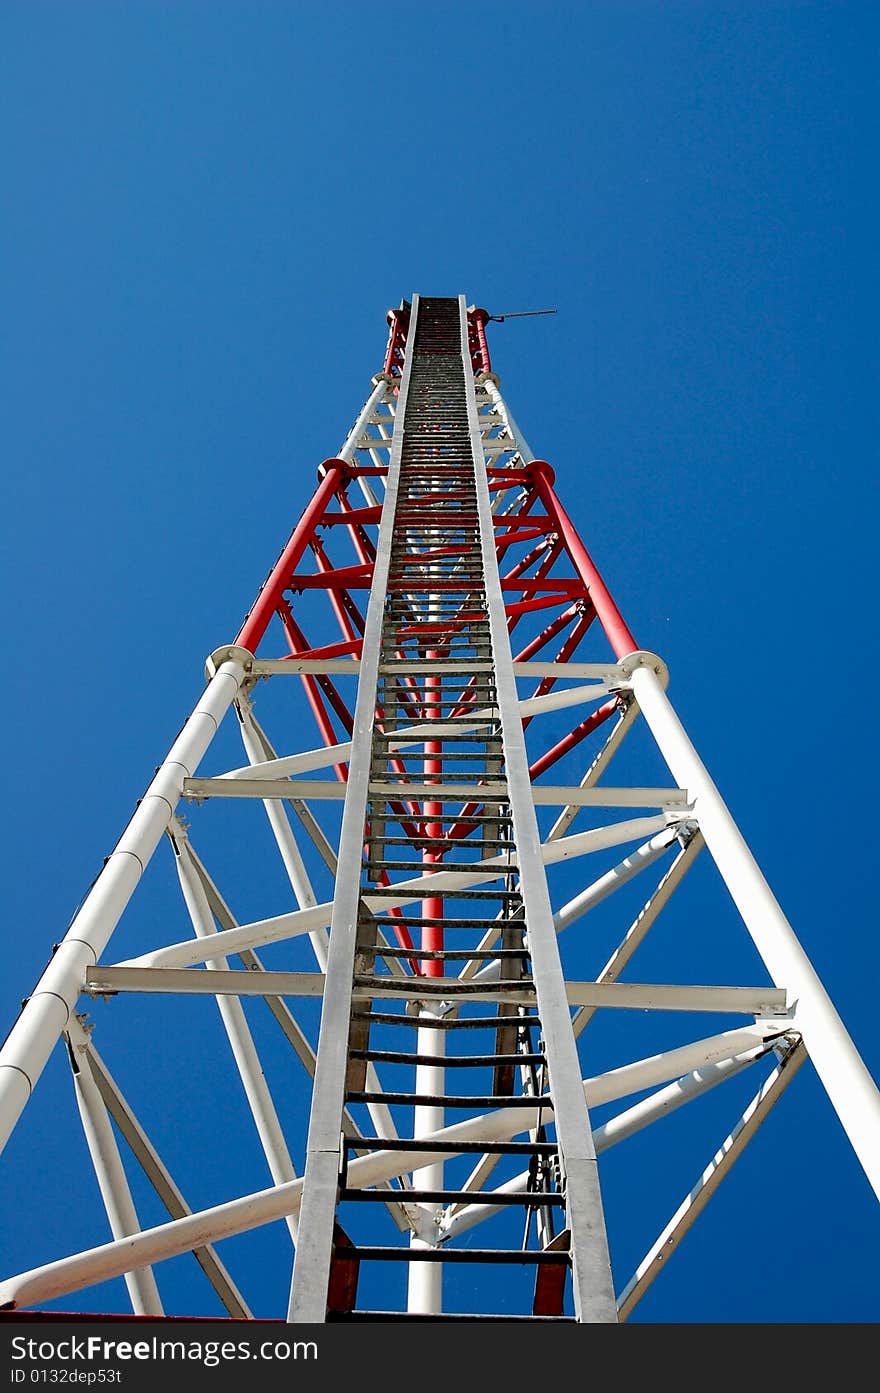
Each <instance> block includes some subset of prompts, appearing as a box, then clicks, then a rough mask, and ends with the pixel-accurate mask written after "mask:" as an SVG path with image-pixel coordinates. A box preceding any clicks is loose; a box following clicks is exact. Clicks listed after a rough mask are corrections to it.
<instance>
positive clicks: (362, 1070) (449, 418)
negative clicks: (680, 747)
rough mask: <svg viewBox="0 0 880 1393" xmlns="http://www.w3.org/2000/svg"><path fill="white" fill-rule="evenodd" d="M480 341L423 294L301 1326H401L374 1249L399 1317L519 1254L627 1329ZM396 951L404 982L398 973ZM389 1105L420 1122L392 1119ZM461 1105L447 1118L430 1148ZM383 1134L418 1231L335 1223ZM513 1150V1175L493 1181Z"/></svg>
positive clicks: (401, 415) (546, 1283) (296, 1307)
mask: <svg viewBox="0 0 880 1393" xmlns="http://www.w3.org/2000/svg"><path fill="white" fill-rule="evenodd" d="M467 333H468V329H467V315H466V310H465V306H464V301H463V298H462V299H458V300H454V299H427V298H423V297H418V296H416V297H415V298H414V301H413V305H412V310H411V318H410V326H409V335H408V351H407V356H406V359H405V363H404V368H403V374H402V381H401V388H400V402H399V405H398V410H397V416H396V424H395V430H394V437H393V441H392V449H391V463H390V467H389V475H388V484H387V493H386V499H385V504H384V508H383V512H382V519H381V525H380V535H379V545H378V555H377V562H376V569H375V573H374V582H373V589H372V593H371V598H370V609H369V613H368V616H367V628H368V632H369V629H370V626H371V623H372V624H373V626H374V627H375V628H376V629H377V631H378V635H379V642H378V645H377V646H376V662H375V674H374V676H370V677H368V675H367V673H366V671H365V670H364V668H365V667H366V663H367V656H366V655H367V646H368V645H367V642H366V641H365V645H364V651H365V657H364V666H363V667H362V673H361V682H360V689H359V697H358V709H357V712H356V715H355V736H354V743H353V750H352V761H351V775H350V778H349V783H348V789H347V794H346V806H345V813H344V821H343V832H342V843H343V845H344V844H345V842H346V838H347V836H350V837H351V839H352V841H353V842H356V843H357V844H358V845H360V844H363V846H364V856H363V862H362V864H360V861H361V858H360V857H358V858H357V860H355V858H354V856H352V857H351V858H350V859H349V858H347V857H346V855H345V854H344V853H343V854H342V855H341V856H340V874H339V877H338V880H337V895H336V904H335V909H334V923H333V927H332V931H331V956H330V961H329V963H328V968H327V986H326V989H325V1008H324V1016H323V1020H322V1026H321V1034H320V1038H319V1044H318V1066H317V1074H316V1083H315V1093H314V1102H313V1109H312V1120H311V1129H310V1137H309V1144H308V1148H307V1162H306V1171H305V1179H304V1190H303V1202H302V1209H301V1215H300V1234H299V1243H298V1247H297V1259H296V1263H295V1267H294V1276H293V1288H292V1303H291V1318H292V1319H295V1320H303V1321H315V1320H323V1319H325V1318H329V1319H334V1320H339V1319H346V1318H348V1319H358V1318H360V1319H368V1318H382V1319H387V1318H389V1316H390V1315H392V1314H393V1313H390V1312H388V1311H384V1310H383V1311H382V1312H379V1313H377V1312H370V1311H367V1310H364V1309H361V1308H360V1307H359V1306H358V1304H357V1294H358V1286H359V1283H360V1282H361V1281H362V1280H363V1278H362V1270H363V1269H365V1268H366V1267H367V1266H368V1265H369V1264H373V1263H386V1262H396V1263H402V1264H405V1265H406V1267H407V1269H408V1307H407V1310H406V1311H405V1312H399V1313H398V1315H400V1316H404V1317H405V1316H407V1315H408V1316H410V1317H416V1318H418V1317H419V1316H422V1317H427V1316H437V1315H439V1314H441V1311H442V1285H441V1281H440V1277H441V1269H442V1268H443V1267H444V1266H445V1265H448V1264H474V1265H478V1266H479V1267H480V1268H481V1270H482V1279H483V1280H484V1281H488V1282H490V1283H491V1268H492V1267H493V1266H494V1265H497V1264H505V1265H510V1264H518V1265H520V1266H523V1267H527V1268H529V1269H531V1270H533V1272H534V1277H535V1280H534V1283H533V1288H532V1295H531V1302H530V1305H529V1307H528V1309H527V1310H525V1311H523V1313H522V1316H523V1318H524V1319H565V1318H566V1315H565V1312H568V1313H569V1314H568V1318H569V1319H576V1318H579V1319H591V1320H611V1321H613V1320H616V1310H615V1304H614V1298H613V1292H612V1287H611V1274H610V1265H609V1260H608V1253H607V1243H606V1238H605V1232H604V1225H603V1220H602V1209H601V1200H600V1197H599V1188H598V1179H597V1177H596V1163H595V1152H594V1150H593V1147H592V1137H591V1132H590V1127H589V1119H588V1115H587V1108H586V1103H585V1099H584V1090H583V1085H582V1083H581V1080H580V1071H579V1067H578V1063H577V1054H576V1050H575V1044H574V1036H573V1032H572V1027H571V1017H570V1012H569V1009H568V1006H567V1003H566V997H565V986H564V981H563V978H562V970H561V966H560V961H559V955H558V951H557V948H556V942H555V933H554V930H553V925H552V918H551V915H550V908H549V897H548V893H547V887H546V883H545V879H544V872H543V866H542V864H541V860H540V853H539V843H538V834H537V825H536V822H535V814H534V808H533V806H532V802H531V798H530V794H529V781H528V770H527V767H526V763H525V750H524V745H523V741H522V723H521V719H520V716H519V707H518V703H517V699H516V692H515V687H514V681H513V667H512V658H511V651H510V644H509V640H508V637H507V630H506V620H505V614H504V606H503V600H502V593H501V587H500V579H499V574H498V563H497V559H496V548H495V540H494V527H493V515H492V512H491V509H490V503H489V493H488V487H487V482H486V476H485V466H484V465H482V460H483V455H482V448H481V441H480V437H479V432H478V427H477V422H476V403H475V396H474V378H473V373H472V371H471V370H470V362H469V349H468V342H467ZM481 466H482V467H481ZM358 741H362V743H363V752H362V759H361V760H360V761H359V759H358V749H357V742H358ZM343 868H344V869H343ZM407 883H409V888H410V891H411V900H410V902H409V903H408V904H406V905H405V906H404V907H403V908H401V905H400V901H401V899H402V893H401V886H402V884H403V885H404V886H406V885H407ZM408 898H409V897H408ZM383 901H384V902H386V903H388V904H390V905H392V906H393V907H392V908H385V907H384V905H383ZM343 925H346V926H347V928H348V932H347V933H344V932H343V931H342V926H343ZM340 949H342V950H343V951H338V950H340ZM334 950H337V951H335V952H334ZM402 959H405V960H407V962H408V963H409V965H410V968H411V969H412V971H411V972H410V973H408V974H407V975H406V976H401V975H399V971H398V972H397V973H396V972H395V968H398V969H399V966H400V962H401V960H402ZM343 1040H345V1041H347V1049H346V1050H345V1052H344V1053H343V1051H342V1050H341V1049H340V1042H341V1041H343ZM379 1064H381V1065H383V1066H395V1070H394V1072H395V1077H396V1080H397V1081H396V1082H395V1083H394V1084H391V1085H390V1086H389V1085H388V1084H387V1083H386V1086H385V1088H384V1089H383V1090H382V1091H378V1090H376V1089H375V1087H373V1088H371V1086H370V1077H371V1066H373V1067H375V1066H376V1065H379ZM324 1066H326V1067H324ZM459 1080H463V1081H462V1082H461V1083H459V1082H458V1081H459ZM358 1105H360V1106H365V1105H372V1107H373V1108H374V1109H379V1108H383V1109H385V1110H386V1112H385V1114H384V1116H383V1114H381V1113H379V1114H376V1113H375V1112H374V1119H375V1117H376V1116H377V1115H378V1117H379V1120H380V1121H383V1120H384V1121H385V1122H386V1127H385V1129H384V1131H382V1132H380V1131H378V1130H377V1129H375V1127H374V1129H373V1131H372V1132H371V1133H365V1134H363V1135H360V1136H358V1137H356V1138H354V1137H344V1136H342V1132H341V1125H340V1119H341V1116H342V1108H343V1107H345V1108H353V1107H354V1108H356V1107H357V1106H358ZM500 1109H505V1110H508V1111H509V1110H510V1109H518V1110H520V1115H521V1119H522V1126H521V1127H520V1128H518V1132H519V1133H521V1134H522V1136H523V1139H520V1140H513V1139H510V1138H509V1137H499V1136H498V1135H497V1134H496V1135H494V1136H493V1135H492V1134H491V1127H489V1126H488V1125H487V1124H488V1123H489V1122H490V1118H489V1117H487V1113H492V1114H494V1115H495V1116H494V1119H493V1120H496V1126H497V1116H498V1110H500ZM390 1110H393V1112H394V1117H393V1118H391V1117H389V1115H388V1114H389V1112H390ZM398 1117H400V1118H401V1126H402V1127H403V1126H406V1122H405V1121H404V1120H403V1119H407V1120H408V1126H407V1129H406V1131H400V1132H399V1133H398V1134H396V1135H395V1132H396V1119H397V1118H398ZM453 1117H454V1118H455V1121H456V1123H457V1126H455V1127H454V1129H453V1132H454V1135H453V1136H452V1137H451V1138H447V1139H438V1140H434V1141H432V1140H431V1136H432V1133H436V1132H438V1131H441V1130H442V1129H444V1128H445V1127H446V1126H447V1123H448V1122H449V1121H450V1120H451V1119H452V1118H453ZM336 1138H339V1139H340V1140H339V1142H338V1146H337V1150H336V1151H334V1150H333V1145H334V1141H335V1139H336ZM328 1147H329V1148H330V1149H329V1151H328ZM389 1150H393V1151H394V1152H395V1153H399V1154H400V1158H401V1168H402V1170H403V1168H404V1167H405V1168H406V1170H405V1174H406V1176H407V1177H408V1176H409V1175H410V1174H411V1176H412V1180H411V1181H409V1180H408V1179H407V1181H406V1182H405V1186H404V1188H400V1189H396V1190H395V1194H399V1195H400V1196H401V1199H402V1201H403V1202H404V1203H405V1205H406V1208H407V1213H408V1214H409V1215H410V1216H413V1215H414V1216H415V1227H414V1230H413V1235H412V1237H411V1239H410V1241H409V1242H401V1243H398V1244H396V1245H378V1244H354V1243H352V1242H351V1240H350V1238H349V1236H348V1220H347V1218H346V1215H347V1214H348V1213H350V1212H352V1211H353V1210H354V1208H355V1207H356V1206H363V1205H365V1204H368V1203H370V1202H375V1201H380V1202H387V1199H388V1193H389V1192H388V1190H387V1189H383V1188H376V1187H375V1186H374V1185H371V1184H364V1183H362V1182H359V1181H358V1179H357V1166H356V1164H351V1162H352V1158H353V1156H354V1154H355V1153H360V1154H364V1153H367V1154H369V1153H372V1154H374V1155H375V1154H376V1153H377V1152H379V1151H383V1152H388V1151H389ZM447 1153H455V1154H456V1157H457V1159H456V1162H455V1164H454V1165H453V1164H452V1163H451V1162H450V1161H448V1160H447V1161H445V1162H444V1156H445V1155H446V1154H447ZM509 1158H515V1160H516V1163H517V1166H518V1174H517V1175H515V1176H513V1177H512V1179H511V1182H510V1183H509V1184H508V1185H506V1186H505V1185H501V1186H498V1185H497V1184H496V1185H494V1186H493V1188H491V1189H488V1188H481V1186H483V1185H484V1183H485V1182H486V1181H487V1180H488V1178H489V1176H490V1175H491V1174H492V1173H493V1171H495V1169H496V1168H497V1166H498V1165H499V1163H501V1162H502V1160H503V1159H509ZM474 1162H475V1165H474V1164H473V1163H474ZM573 1183H576V1185H577V1193H575V1192H574V1191H573V1189H572V1185H573ZM491 1207H495V1208H498V1209H501V1208H504V1209H509V1210H511V1211H514V1210H515V1211H518V1221H519V1222H518V1225H516V1224H515V1223H508V1224H507V1225H506V1231H507V1234H508V1238H507V1241H506V1242H504V1241H502V1242H501V1244H500V1246H497V1247H480V1248H473V1247H470V1246H462V1245H461V1244H460V1243H456V1241H455V1236H456V1234H457V1233H464V1232H466V1231H467V1228H468V1219H469V1218H470V1217H471V1216H472V1215H473V1213H474V1211H475V1210H477V1211H479V1212H481V1213H482V1214H485V1213H486V1211H487V1208H491ZM510 1217H511V1218H512V1217H513V1216H512V1215H511V1216H510ZM523 1219H525V1223H523ZM502 1227H505V1226H501V1225H499V1226H498V1228H499V1230H500V1229H501V1228H502ZM515 1227H517V1228H518V1233H517V1239H518V1241H517V1242H516V1243H515V1245H514V1243H513V1242H512V1240H511V1237H510V1235H511V1233H512V1231H513V1229H514V1228H515ZM570 1275H571V1277H572V1281H571V1283H570V1285H571V1287H572V1291H571V1296H570V1302H569V1305H568V1306H566V1301H565V1295H566V1287H567V1285H569V1276H570ZM507 1315H508V1318H509V1315H510V1313H509V1312H508V1313H507Z"/></svg>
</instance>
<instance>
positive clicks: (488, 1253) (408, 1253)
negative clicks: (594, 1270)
mask: <svg viewBox="0 0 880 1393" xmlns="http://www.w3.org/2000/svg"><path fill="white" fill-rule="evenodd" d="M338 1251H339V1256H340V1257H343V1258H345V1259H346V1260H348V1261H351V1260H354V1261H355V1262H357V1261H361V1262H464V1263H503V1264H506V1265H507V1266H512V1265H514V1264H520V1265H525V1266H532V1265H534V1266H536V1267H541V1266H544V1265H546V1266H548V1267H550V1266H553V1267H566V1266H568V1264H569V1263H570V1261H571V1256H570V1254H569V1253H565V1252H560V1251H558V1250H555V1249H554V1250H550V1251H547V1250H546V1249H544V1248H379V1247H369V1248H366V1247H364V1248H360V1247H358V1248H340V1249H339V1250H338Z"/></svg>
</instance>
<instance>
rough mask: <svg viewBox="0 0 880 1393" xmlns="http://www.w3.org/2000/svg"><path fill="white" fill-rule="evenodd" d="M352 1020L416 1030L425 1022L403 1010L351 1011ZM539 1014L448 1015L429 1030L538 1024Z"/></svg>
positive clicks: (487, 1028)
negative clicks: (404, 1026) (401, 1026)
mask: <svg viewBox="0 0 880 1393" xmlns="http://www.w3.org/2000/svg"><path fill="white" fill-rule="evenodd" d="M351 1015H352V1020H361V1021H375V1022H376V1024H378V1025H408V1026H409V1027H410V1028H411V1029H412V1030H417V1029H419V1028H420V1027H421V1026H423V1025H424V1024H425V1023H424V1021H422V1020H420V1019H419V1017H418V1016H410V1015H407V1013H406V1012H404V1011H399V1012H396V1013H395V1012H393V1011H352V1013H351ZM540 1024H541V1018H540V1016H534V1015H527V1016H525V1015H516V1016H448V1017H439V1018H438V1019H437V1020H435V1021H432V1022H431V1027H430V1028H431V1030H462V1029H463V1030H501V1029H505V1028H507V1027H508V1026H514V1027H516V1028H519V1027H521V1026H526V1025H527V1026H539V1025H540Z"/></svg>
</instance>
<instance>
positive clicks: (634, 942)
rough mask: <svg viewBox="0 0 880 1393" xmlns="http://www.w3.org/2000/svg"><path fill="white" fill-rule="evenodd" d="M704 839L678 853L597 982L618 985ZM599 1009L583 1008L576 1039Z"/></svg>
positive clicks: (693, 841) (576, 1025) (699, 837)
mask: <svg viewBox="0 0 880 1393" xmlns="http://www.w3.org/2000/svg"><path fill="white" fill-rule="evenodd" d="M703 844H704V843H703V838H702V835H701V833H700V832H699V831H697V832H695V833H694V834H693V836H692V837H690V839H689V840H688V842H687V844H686V845H685V846H684V847H683V848H682V850H681V851H680V852H679V853H678V855H677V856H676V858H675V860H674V861H673V863H672V865H671V866H670V867H669V869H668V871H666V873H665V875H664V876H663V878H662V879H661V881H660V883H659V885H658V886H657V888H656V890H655V891H654V893H653V895H652V896H651V898H650V899H649V900H648V902H647V904H645V905H643V907H642V909H641V910H640V911H639V913H638V914H637V916H636V918H635V919H634V920H633V922H632V924H630V926H629V928H628V929H627V931H626V934H625V935H624V938H623V940H622V942H621V943H619V944H618V946H617V947H616V948H615V950H614V952H613V953H612V954H611V957H610V958H609V959H608V961H607V963H606V964H605V966H604V967H603V968H602V971H601V972H600V973H599V976H598V977H597V978H596V981H597V982H615V981H616V980H617V978H618V977H619V976H620V974H621V972H622V971H623V969H624V968H625V967H626V965H627V963H628V962H629V961H630V959H631V958H632V956H633V954H634V953H635V951H636V949H637V948H638V947H639V944H640V943H642V942H643V941H644V938H645V935H646V934H647V933H648V930H649V929H650V928H651V926H652V925H653V924H654V923H655V922H656V920H657V918H658V916H659V914H660V912H661V910H662V909H663V908H664V906H665V905H667V904H668V903H669V901H670V900H671V898H672V896H673V895H674V893H675V891H676V890H677V889H678V887H679V885H680V884H681V882H682V881H683V879H684V877H685V876H686V875H687V873H688V871H689V870H690V868H691V866H692V865H693V863H694V861H695V859H696V857H697V855H698V854H699V852H700V849H701V847H702V846H703ZM595 1010H596V1008H595V1007H594V1006H582V1007H581V1008H580V1009H579V1010H578V1011H576V1012H575V1016H574V1020H573V1021H572V1025H573V1028H574V1033H575V1035H576V1036H578V1035H580V1033H581V1031H583V1030H585V1029H586V1027H587V1026H588V1025H589V1023H590V1021H591V1020H592V1018H593V1015H594V1013H595Z"/></svg>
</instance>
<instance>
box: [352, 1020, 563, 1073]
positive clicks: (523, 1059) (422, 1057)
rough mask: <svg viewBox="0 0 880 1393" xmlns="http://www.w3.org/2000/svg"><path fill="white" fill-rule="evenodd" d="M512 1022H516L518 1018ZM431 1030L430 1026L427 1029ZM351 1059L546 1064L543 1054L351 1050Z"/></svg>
mask: <svg viewBox="0 0 880 1393" xmlns="http://www.w3.org/2000/svg"><path fill="white" fill-rule="evenodd" d="M510 1020H511V1021H513V1022H515V1021H516V1016H511V1017H510ZM426 1028H427V1029H429V1030H430V1029H431V1027H430V1026H428V1027H426ZM349 1057H350V1058H351V1059H372V1060H374V1061H375V1062H376V1063H377V1064H438V1065H440V1066H441V1067H442V1068H445V1069H455V1068H460V1069H473V1068H482V1067H484V1066H486V1065H490V1066H491V1065H493V1064H545V1063H546V1062H547V1061H546V1055H543V1054H475V1055H463V1054H453V1055H443V1054H410V1053H408V1052H407V1051H406V1050H349Z"/></svg>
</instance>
